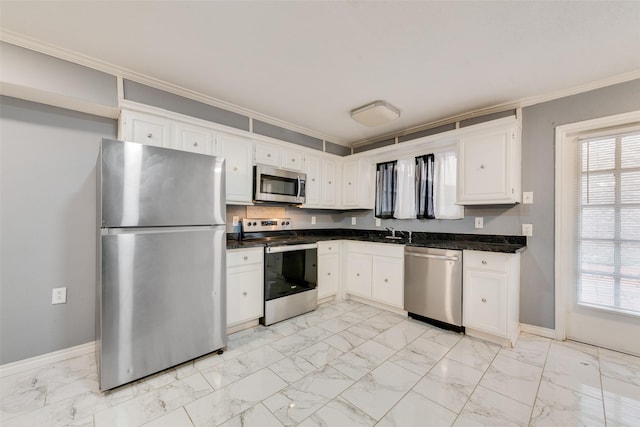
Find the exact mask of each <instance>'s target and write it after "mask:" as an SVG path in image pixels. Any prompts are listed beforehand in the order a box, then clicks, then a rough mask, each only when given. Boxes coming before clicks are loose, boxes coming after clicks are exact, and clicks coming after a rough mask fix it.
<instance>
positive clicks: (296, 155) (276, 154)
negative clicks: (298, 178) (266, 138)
mask: <svg viewBox="0 0 640 427" xmlns="http://www.w3.org/2000/svg"><path fill="white" fill-rule="evenodd" d="M255 163H256V164H260V165H268V166H273V167H276V168H282V169H288V170H292V171H296V172H302V171H303V169H304V155H303V154H302V152H300V151H296V150H290V149H288V148H283V147H280V146H278V145H276V144H269V143H266V142H256V150H255Z"/></svg>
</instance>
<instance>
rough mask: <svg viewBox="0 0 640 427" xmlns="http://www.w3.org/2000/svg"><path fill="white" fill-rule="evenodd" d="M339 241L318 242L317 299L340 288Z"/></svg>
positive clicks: (329, 294) (330, 294)
mask: <svg viewBox="0 0 640 427" xmlns="http://www.w3.org/2000/svg"><path fill="white" fill-rule="evenodd" d="M341 245H342V243H341V242H340V241H336V240H331V241H328V242H318V300H321V299H324V298H327V297H331V296H334V295H337V293H338V290H339V289H340V247H341Z"/></svg>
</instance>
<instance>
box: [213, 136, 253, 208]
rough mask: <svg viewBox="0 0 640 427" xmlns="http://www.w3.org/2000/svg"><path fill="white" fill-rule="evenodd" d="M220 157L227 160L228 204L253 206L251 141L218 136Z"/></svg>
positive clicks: (235, 137)
mask: <svg viewBox="0 0 640 427" xmlns="http://www.w3.org/2000/svg"><path fill="white" fill-rule="evenodd" d="M217 142H218V153H217V154H218V156H221V157H224V158H225V159H226V166H225V167H226V189H227V203H236V204H243V205H244V204H251V203H252V199H253V197H252V196H253V195H252V190H253V165H252V163H251V146H252V142H251V140H250V139H247V138H242V137H240V136H236V135H229V134H222V133H221V134H218V141H217Z"/></svg>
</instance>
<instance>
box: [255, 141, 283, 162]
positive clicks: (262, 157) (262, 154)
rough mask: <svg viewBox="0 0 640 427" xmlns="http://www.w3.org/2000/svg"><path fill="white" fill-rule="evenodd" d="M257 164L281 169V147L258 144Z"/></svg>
mask: <svg viewBox="0 0 640 427" xmlns="http://www.w3.org/2000/svg"><path fill="white" fill-rule="evenodd" d="M256 163H259V164H261V165H269V166H275V167H280V147H277V146H275V145H270V144H265V143H257V144H256Z"/></svg>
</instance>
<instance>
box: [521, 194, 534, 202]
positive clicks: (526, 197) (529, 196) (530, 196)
mask: <svg viewBox="0 0 640 427" xmlns="http://www.w3.org/2000/svg"><path fill="white" fill-rule="evenodd" d="M522 203H523V204H525V205H530V204H532V203H533V191H525V192H524V193H522Z"/></svg>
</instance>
